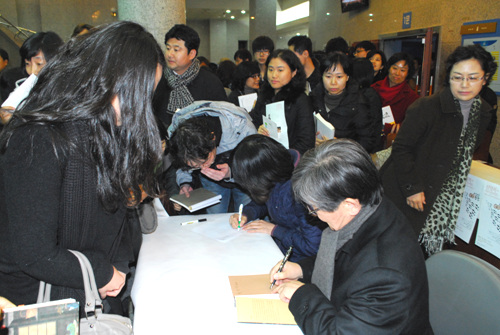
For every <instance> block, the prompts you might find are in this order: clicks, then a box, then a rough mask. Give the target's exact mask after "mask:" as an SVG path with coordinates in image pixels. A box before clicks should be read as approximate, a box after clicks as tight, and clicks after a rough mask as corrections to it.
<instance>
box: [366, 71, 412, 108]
mask: <svg viewBox="0 0 500 335" xmlns="http://www.w3.org/2000/svg"><path fill="white" fill-rule="evenodd" d="M404 84H405V82H402V83H401V84H399V85H396V86H393V87H389V76H387V77H385V78H384V79H382V80H381V81H377V82H376V83H374V84H373V85H372V87H373V88H374V89H375V91H377V93H378V94H379V95H380V99H381V100H382V106H387V105H390V104H391V102H392V101H393V100H394V98H395V97H396V96H397V95H398V94H399V93H400V92H401V90H402V89H403V87H404V86H405V85H404Z"/></svg>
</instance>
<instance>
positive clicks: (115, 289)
mask: <svg viewBox="0 0 500 335" xmlns="http://www.w3.org/2000/svg"><path fill="white" fill-rule="evenodd" d="M164 65H165V60H164V57H163V55H162V52H161V49H160V47H159V46H158V44H157V43H156V41H155V39H154V38H153V36H152V35H151V34H149V33H148V32H147V31H145V30H144V28H143V27H141V26H140V25H138V24H135V23H131V22H116V23H113V24H110V25H106V26H101V27H98V28H96V29H93V30H92V31H91V32H89V33H88V34H85V35H82V36H79V37H76V38H74V39H72V40H70V41H69V42H68V43H67V44H66V45H64V46H63V47H62V49H61V50H60V52H59V54H58V55H57V56H55V57H54V59H52V61H51V62H49V63H48V64H47V66H46V67H45V68H44V70H43V71H41V72H40V77H39V79H38V82H37V83H36V84H35V86H34V87H33V90H32V91H31V94H30V95H29V97H28V98H27V100H25V103H24V104H23V105H22V107H21V108H20V109H19V110H17V111H16V113H15V114H14V116H13V118H12V120H11V121H10V122H9V124H8V125H7V126H6V128H5V129H4V131H3V132H2V134H1V137H0V190H1V191H0V296H5V297H6V298H8V299H9V300H11V301H12V302H13V303H15V304H30V303H34V302H35V301H36V299H37V292H38V287H39V283H40V281H45V282H47V283H50V284H52V297H51V298H52V299H53V300H54V299H61V298H69V297H73V298H76V299H78V300H79V301H80V306H83V305H84V304H83V303H84V301H85V298H84V292H83V281H82V278H81V270H80V265H79V262H78V260H77V259H76V258H75V257H74V255H73V254H71V253H70V252H69V251H68V249H71V250H79V251H81V252H82V253H84V254H85V255H86V256H87V258H88V259H89V260H90V263H91V264H92V268H93V270H94V273H95V277H96V281H97V285H98V288H99V292H100V294H101V296H102V297H106V296H116V295H117V294H118V293H119V292H120V290H121V289H122V287H123V285H124V282H125V276H126V273H127V272H128V263H129V262H130V261H131V260H132V259H131V257H133V253H132V250H131V244H130V243H129V242H128V241H127V240H126V237H127V234H128V225H127V219H126V208H127V206H133V205H136V204H137V203H138V201H139V200H140V199H141V188H140V185H142V188H143V189H144V191H146V193H148V194H149V195H153V196H154V195H156V194H157V187H156V183H155V168H156V167H157V165H158V164H159V163H160V161H161V153H162V149H161V143H160V137H159V134H158V130H157V129H158V126H157V124H156V121H155V118H154V115H153V111H152V107H151V102H152V99H153V93H154V90H155V88H156V84H157V82H158V81H159V79H160V77H161V73H162V67H163V66H164Z"/></svg>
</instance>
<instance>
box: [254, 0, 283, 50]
mask: <svg viewBox="0 0 500 335" xmlns="http://www.w3.org/2000/svg"><path fill="white" fill-rule="evenodd" d="M249 13H250V17H254V18H255V19H253V20H252V19H250V45H249V49H250V52H251V51H252V41H253V40H254V39H255V38H256V37H259V36H261V35H265V36H269V37H270V38H271V39H272V40H273V41H274V44H276V42H277V41H276V38H277V35H278V34H277V33H276V1H275V0H273V1H270V0H250V3H249Z"/></svg>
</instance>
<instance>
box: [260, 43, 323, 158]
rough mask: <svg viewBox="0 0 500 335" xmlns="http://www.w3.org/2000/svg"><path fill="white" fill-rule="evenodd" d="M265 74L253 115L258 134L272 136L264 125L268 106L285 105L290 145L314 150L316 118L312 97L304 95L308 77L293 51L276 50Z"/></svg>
mask: <svg viewBox="0 0 500 335" xmlns="http://www.w3.org/2000/svg"><path fill="white" fill-rule="evenodd" d="M266 68H267V71H266V75H265V80H264V83H263V84H262V87H261V89H260V92H259V97H258V99H257V102H256V104H255V108H254V109H253V111H252V112H251V113H250V115H251V116H252V120H253V123H254V125H255V127H256V128H257V129H258V132H259V134H263V135H269V132H268V130H267V129H266V128H265V127H264V126H263V124H262V116H263V115H266V105H267V104H270V103H274V102H278V101H284V103H285V119H286V125H287V128H288V134H287V135H288V145H289V147H290V148H291V149H296V150H298V151H299V152H300V153H304V152H306V151H307V150H308V149H310V148H312V147H314V133H315V132H314V119H313V110H312V105H311V102H310V101H309V98H308V97H307V95H306V94H305V93H304V87H305V85H306V74H305V72H304V67H303V66H302V64H301V63H300V60H299V59H298V58H297V56H296V55H295V54H294V53H293V52H292V51H290V50H275V51H274V52H273V53H272V54H271V55H270V56H269V57H268V58H267V62H266Z"/></svg>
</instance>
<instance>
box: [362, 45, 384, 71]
mask: <svg viewBox="0 0 500 335" xmlns="http://www.w3.org/2000/svg"><path fill="white" fill-rule="evenodd" d="M375 55H380V58H381V59H382V66H383V68H382V69H381V70H380V71H381V72H382V73H383V74H384V75H385V74H387V66H386V65H387V57H385V53H384V52H383V51H382V50H371V51H369V52H368V53H367V54H366V58H367V59H370V58H372V57H373V56H375Z"/></svg>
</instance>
